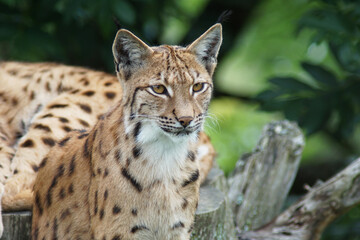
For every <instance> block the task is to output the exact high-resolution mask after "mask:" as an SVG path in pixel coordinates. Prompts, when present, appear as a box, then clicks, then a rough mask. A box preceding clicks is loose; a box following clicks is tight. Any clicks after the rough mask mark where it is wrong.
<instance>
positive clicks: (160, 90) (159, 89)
mask: <svg viewBox="0 0 360 240" xmlns="http://www.w3.org/2000/svg"><path fill="white" fill-rule="evenodd" d="M151 89H152V90H153V91H154V92H155V93H157V94H165V93H166V88H165V86H164V85H155V86H151Z"/></svg>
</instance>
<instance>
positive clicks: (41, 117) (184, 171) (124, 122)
mask: <svg viewBox="0 0 360 240" xmlns="http://www.w3.org/2000/svg"><path fill="white" fill-rule="evenodd" d="M219 28H220V25H217V26H215V27H213V29H219ZM121 31H122V32H121ZM124 31H125V37H122V36H121V34H122V33H124ZM213 31H214V30H211V31H210V32H209V33H208V34H207V36H209V35H210V37H211V35H212V32H213ZM220 33H221V28H220ZM207 36H205V37H204V36H203V37H202V38H203V39H204V41H203V42H206V41H205V40H207V38H206V37H207ZM126 37H129V41H130V42H129V43H128V44H127V45H126V46H127V47H128V48H129V49H126V48H125V50H124V49H123V50H124V51H125V52H126V51H128V53H130V52H131V51H133V50H134V49H135V50H136V49H139V51H138V52H131V54H129V56H132V57H131V59H127V61H129V60H131V61H132V62H135V65H132V66H131V67H129V66H125V65H121V63H119V62H118V63H117V64H118V65H117V70H118V71H117V75H118V78H119V80H120V83H121V85H122V86H120V84H119V83H118V81H117V79H116V77H113V76H111V75H107V74H104V73H100V72H95V71H91V70H88V69H83V68H74V67H67V66H63V65H52V64H51V65H48V64H22V63H2V65H1V68H0V74H1V75H0V81H2V82H4V84H6V85H11V86H7V87H8V88H9V89H13V91H14V93H11V91H9V93H6V95H5V94H3V95H0V97H3V98H4V99H3V101H7V102H8V101H12V106H9V107H8V108H6V107H4V109H2V108H0V111H1V113H3V115H4V116H6V119H2V120H3V122H2V124H3V125H0V127H2V128H5V129H10V131H7V130H4V131H1V130H2V128H0V132H1V133H2V134H3V136H2V137H1V138H2V140H1V141H2V142H1V144H3V145H4V149H6V150H7V152H5V153H4V155H5V156H7V158H4V161H3V162H4V165H5V166H6V167H4V168H3V170H4V171H3V175H4V180H3V182H6V184H5V194H4V197H3V200H2V203H3V208H6V209H26V208H29V207H31V205H32V202H31V200H29V199H31V196H32V195H33V193H32V192H31V190H30V189H31V188H32V185H33V182H34V179H35V177H36V173H37V172H39V176H38V177H37V180H36V184H35V186H34V210H33V232H32V235H33V239H37V238H39V239H42V238H43V237H46V238H50V237H56V238H58V239H67V238H71V239H78V238H79V239H90V238H95V239H104V237H105V238H106V239H188V238H189V236H190V233H191V229H192V224H193V218H194V212H195V209H196V206H197V202H198V190H199V184H200V181H202V180H203V179H204V178H205V176H206V175H207V173H208V171H209V170H210V168H211V166H212V161H213V157H214V149H213V148H212V146H211V143H210V141H209V139H208V137H207V136H206V135H205V134H203V133H199V131H200V130H201V126H202V123H203V121H204V116H205V115H206V110H207V107H208V104H209V100H210V95H211V89H212V82H211V76H212V73H213V70H214V68H215V65H216V59H215V61H214V59H210V62H209V61H207V60H206V61H204V62H203V60H201V59H200V60H199V58H197V57H198V56H201V54H199V52H197V51H200V52H202V53H203V52H204V49H199V46H198V45H199V44H195V45H194V46H192V45H191V46H190V47H188V48H180V47H171V46H160V47H154V48H148V47H147V46H142V44H143V43H142V42H141V41H140V40H138V39H137V38H136V37H134V36H132V34H131V33H129V32H126V30H120V31H119V33H118V37H117V39H118V40H119V39H120V40H119V41H121V39H123V38H126ZM125 40H128V39H125ZM215 40H216V41H218V42H220V43H219V44H221V36H220V38H219V37H218V38H217V39H215ZM131 41H133V42H131ZM133 43H135V45H131V44H133ZM195 43H196V42H195ZM136 44H139V46H137V45H136ZM208 45H209V44H208ZM213 47H214V46H213ZM114 49H115V50H114V51H115V53H114V55H115V61H116V60H118V61H122V60H123V59H122V58H121V57H119V56H117V55H116V54H117V53H116V51H117V46H116V41H115V44H114ZM205 50H206V49H205ZM217 50H218V49H217ZM142 51H149V52H148V53H147V54H144V52H142ZM142 54H143V55H142ZM216 55H217V52H216ZM216 55H215V57H216ZM134 56H135V57H134ZM138 56H140V58H137V57H138ZM202 57H203V56H202ZM144 59H146V61H145V63H144V62H141V61H144ZM136 60H139V61H140V62H139V63H137V62H136ZM24 69H26V70H27V71H24ZM9 78H13V81H17V82H18V84H17V86H16V88H17V91H19V88H20V89H21V90H22V91H23V93H24V94H23V95H24V96H23V97H22V98H20V97H18V99H16V100H11V99H12V98H14V96H18V95H16V93H15V92H16V89H15V86H14V84H9V81H8V79H9ZM38 79H40V80H38ZM199 81H200V82H205V83H206V87H207V88H208V89H206V91H204V92H201V93H199V94H197V93H196V94H194V93H191V91H189V89H191V87H192V86H193V84H194V83H196V82H199ZM159 84H162V85H165V86H166V87H167V88H168V91H169V92H168V93H169V95H171V97H168V98H166V97H165V98H164V96H155V95H156V94H154V92H153V93H151V92H149V91H151V90H149V88H150V86H154V85H159ZM39 86H42V87H43V88H42V90H40V89H39ZM121 89H123V91H124V94H122V90H121ZM34 95H35V96H34ZM29 102H30V104H29ZM116 102H117V103H116ZM114 103H116V104H115V105H114V106H113V107H112V108H111V109H110V110H109V111H108V112H107V113H105V112H106V111H107V110H108V109H109V106H111V105H113V104H114ZM14 108H15V109H16V108H18V109H17V110H14ZM104 113H105V114H104ZM144 116H145V117H144ZM148 116H154V117H151V118H150V119H149V118H148ZM189 116H191V117H192V122H191V124H190V125H189V126H188V127H189V128H188V129H189V133H187V134H182V133H181V134H176V131H177V129H179V128H180V127H181V124H180V123H179V122H180V120H179V119H181V118H182V117H189ZM147 118H148V119H147ZM154 119H155V120H154ZM157 124H160V125H161V124H163V126H164V129H166V131H164V130H161V128H159V127H157ZM190 130H191V131H190ZM25 131H26V132H25ZM149 133H150V134H149ZM17 135H18V136H19V135H23V136H22V137H21V138H20V140H18V141H17V139H16V136H17ZM178 135H181V136H178ZM49 151H50V153H49V154H48V152H49ZM14 154H15V155H14ZM5 160H7V161H8V163H7V164H5V163H6V161H5ZM11 160H12V163H11V165H10V164H9V163H10V162H11ZM169 162H171V164H169ZM159 163H161V164H159ZM9 165H10V167H9ZM12 174H13V176H12ZM9 177H10V178H9ZM6 178H8V180H6Z"/></svg>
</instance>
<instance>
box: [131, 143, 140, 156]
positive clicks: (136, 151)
mask: <svg viewBox="0 0 360 240" xmlns="http://www.w3.org/2000/svg"><path fill="white" fill-rule="evenodd" d="M132 152H133V156H134V158H138V157H139V156H140V154H141V149H140V148H139V147H137V146H135V147H134V148H133V151H132Z"/></svg>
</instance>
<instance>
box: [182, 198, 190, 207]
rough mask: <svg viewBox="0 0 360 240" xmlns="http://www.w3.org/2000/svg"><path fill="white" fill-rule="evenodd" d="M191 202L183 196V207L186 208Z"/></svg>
mask: <svg viewBox="0 0 360 240" xmlns="http://www.w3.org/2000/svg"><path fill="white" fill-rule="evenodd" d="M188 204H189V202H188V200H187V199H186V198H183V203H182V204H181V207H182V209H185V208H186V207H187V206H188Z"/></svg>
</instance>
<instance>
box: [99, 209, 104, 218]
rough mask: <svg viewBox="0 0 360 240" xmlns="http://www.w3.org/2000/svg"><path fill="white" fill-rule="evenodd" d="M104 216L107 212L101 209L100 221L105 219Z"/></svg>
mask: <svg viewBox="0 0 360 240" xmlns="http://www.w3.org/2000/svg"><path fill="white" fill-rule="evenodd" d="M104 215H105V210H104V209H101V210H100V213H99V218H100V220H102V219H103V218H104Z"/></svg>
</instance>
